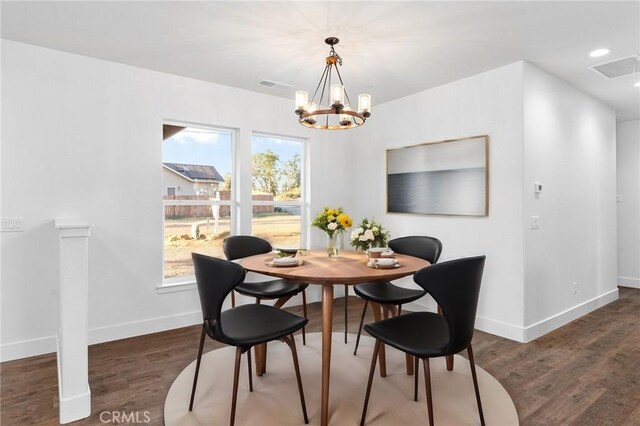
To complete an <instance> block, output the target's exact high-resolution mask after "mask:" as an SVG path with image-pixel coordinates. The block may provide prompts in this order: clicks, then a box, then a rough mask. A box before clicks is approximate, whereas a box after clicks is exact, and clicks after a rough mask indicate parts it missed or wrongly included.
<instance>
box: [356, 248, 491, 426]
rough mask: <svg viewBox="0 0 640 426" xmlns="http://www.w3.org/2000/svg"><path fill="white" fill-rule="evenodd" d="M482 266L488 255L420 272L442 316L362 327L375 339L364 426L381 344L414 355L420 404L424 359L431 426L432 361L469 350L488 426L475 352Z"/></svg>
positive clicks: (419, 314) (410, 316)
mask: <svg viewBox="0 0 640 426" xmlns="http://www.w3.org/2000/svg"><path fill="white" fill-rule="evenodd" d="M484 263H485V256H476V257H469V258H464V259H457V260H452V261H449V262H444V263H440V264H438V265H433V266H429V267H426V268H423V269H421V270H420V271H418V272H416V274H415V275H414V278H413V279H414V281H415V282H416V283H417V284H418V285H419V286H420V287H422V288H423V289H424V290H425V292H426V293H428V294H430V295H431V296H432V297H433V298H434V299H435V301H436V302H437V303H438V305H439V306H440V307H441V309H442V312H443V315H439V314H435V313H431V312H415V313H410V314H407V315H403V316H398V317H395V318H390V319H387V320H384V321H379V322H376V323H373V324H367V325H366V326H365V327H364V329H365V331H366V332H367V333H369V334H370V335H372V336H373V337H375V338H376V345H375V348H374V350H373V358H372V361H371V369H370V371H369V382H368V384H367V392H366V395H365V400H364V406H363V409H362V417H361V419H360V424H361V425H364V421H365V417H366V415H367V405H368V403H369V395H370V393H371V384H372V382H373V376H374V373H375V368H376V359H377V357H378V351H379V350H380V345H381V344H382V343H384V344H387V345H390V346H393V347H394V348H397V349H399V350H401V351H403V352H406V353H408V354H411V355H414V356H415V357H416V358H415V372H414V374H415V385H414V400H416V401H417V397H418V366H419V363H418V359H421V360H422V362H423V365H424V376H425V388H426V394H427V407H428V410H429V424H430V425H433V402H432V398H431V380H430V370H429V358H434V357H441V356H451V355H454V354H457V353H458V352H461V351H463V350H464V349H466V350H467V354H468V356H469V365H470V367H471V376H472V378H473V386H474V390H475V393H476V403H477V405H478V413H479V415H480V423H481V424H482V425H484V414H483V412H482V403H481V401H480V390H479V388H478V379H477V376H476V367H475V363H474V360H473V350H472V348H471V340H472V339H473V332H474V325H475V318H476V311H477V307H478V297H479V295H480V284H481V282H482V272H483V270H484Z"/></svg>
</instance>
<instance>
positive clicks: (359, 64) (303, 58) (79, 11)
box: [1, 1, 640, 121]
mask: <svg viewBox="0 0 640 426" xmlns="http://www.w3.org/2000/svg"><path fill="white" fill-rule="evenodd" d="M1 13H2V37H3V38H6V39H10V40H15V41H20V42H24V43H30V44H35V45H39V46H44V47H49V48H53V49H59V50H63V51H67V52H72V53H77V54H80V55H86V56H91V57H95V58H101V59H106V60H109V61H115V62H121V63H124V64H130V65H134V66H138V67H143V68H148V69H152V70H157V71H162V72H167V73H171V74H177V75H182V76H186V77H192V78H196V79H200V80H206V81H211V82H215V83H221V84H225V85H228V86H234V87H238V88H243V89H247V90H253V91H257V92H263V93H268V94H271V95H275V96H283V97H288V98H291V99H292V109H293V92H294V91H295V90H307V91H309V92H313V90H314V89H315V86H316V85H317V83H318V80H319V78H320V74H321V72H322V70H323V67H324V57H325V56H326V55H327V53H328V46H326V45H325V44H324V39H325V37H327V36H337V37H339V38H340V43H339V44H338V45H337V46H336V50H337V51H338V53H339V54H340V55H341V56H342V58H343V60H344V65H343V67H342V68H341V73H342V77H343V79H344V82H345V85H346V87H347V90H348V92H349V93H350V94H351V97H352V98H354V97H356V96H357V94H359V93H363V92H366V93H370V94H371V96H372V103H373V109H374V110H375V106H376V104H380V103H383V102H387V101H390V100H393V99H397V98H401V97H403V96H407V95H409V94H411V93H415V92H419V91H422V90H426V89H429V88H432V87H435V86H438V85H441V84H444V83H448V82H451V81H455V80H458V79H461V78H464V77H468V76H471V75H474V74H477V73H480V72H483V71H487V70H490V69H493V68H496V67H500V66H502V65H506V64H509V63H512V62H515V61H519V60H526V61H529V62H531V63H533V64H535V65H537V66H538V67H540V68H542V69H544V70H546V71H548V72H550V73H551V74H554V75H556V76H558V77H560V78H562V79H564V80H566V81H568V82H569V83H571V84H572V85H574V86H576V87H578V88H580V89H582V90H584V91H585V92H587V93H589V94H591V95H593V96H594V97H596V98H599V99H601V100H603V101H604V102H606V103H608V104H609V105H611V106H613V107H614V108H615V109H616V112H617V119H618V121H626V120H632V119H638V118H640V90H639V89H638V88H634V87H633V85H632V77H631V76H627V77H620V78H618V79H613V80H607V79H605V78H604V77H602V76H600V75H598V74H596V73H595V72H594V71H592V70H590V69H588V67H589V66H592V65H597V64H600V63H603V62H609V61H612V60H615V59H619V58H624V57H629V56H632V55H637V54H638V53H639V52H640V2H639V1H630V2H614V1H601V2H593V1H589V2H574V1H561V2H538V1H528V2H526V1H517V2H416V1H414V2H396V1H394V2H373V1H367V2H354V1H352V2H349V1H331V2H327V1H316V2H302V1H299V2H264V1H263V2H242V1H233V2H185V1H174V2H166V1H165V2H148V1H140V2H122V1H108V2H95V1H85V2H78V1H69V2H55V1H45V2H27V1H20V2H12V1H3V2H2V11H1ZM599 47H608V48H610V49H611V53H610V54H609V55H608V56H606V57H604V58H590V57H589V52H590V51H592V50H593V49H596V48H599ZM263 79H266V80H273V81H277V82H282V83H287V84H290V85H291V86H292V87H290V88H280V89H278V88H268V87H264V86H262V85H260V84H259V82H260V80H263ZM374 112H375V111H374Z"/></svg>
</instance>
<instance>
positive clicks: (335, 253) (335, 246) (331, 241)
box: [327, 232, 340, 257]
mask: <svg viewBox="0 0 640 426" xmlns="http://www.w3.org/2000/svg"><path fill="white" fill-rule="evenodd" d="M327 256H329V257H339V256H340V233H339V232H334V233H333V234H327Z"/></svg>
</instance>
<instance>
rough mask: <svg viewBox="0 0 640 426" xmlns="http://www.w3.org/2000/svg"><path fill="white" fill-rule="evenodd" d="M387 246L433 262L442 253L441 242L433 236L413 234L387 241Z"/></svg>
mask: <svg viewBox="0 0 640 426" xmlns="http://www.w3.org/2000/svg"><path fill="white" fill-rule="evenodd" d="M389 248H390V249H391V250H393V251H394V252H396V253H400V254H406V255H408V256H414V257H419V258H421V259H424V260H426V261H428V262H429V263H431V264H434V263H436V262H437V261H438V259H439V258H440V253H442V243H441V242H440V240H439V239H437V238H434V237H425V236H420V235H414V236H409V237H400V238H395V239H393V240H391V241H389Z"/></svg>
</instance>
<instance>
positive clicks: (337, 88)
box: [331, 84, 344, 108]
mask: <svg viewBox="0 0 640 426" xmlns="http://www.w3.org/2000/svg"><path fill="white" fill-rule="evenodd" d="M343 106H344V86H343V85H342V84H332V85H331V107H332V108H342V107H343Z"/></svg>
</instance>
